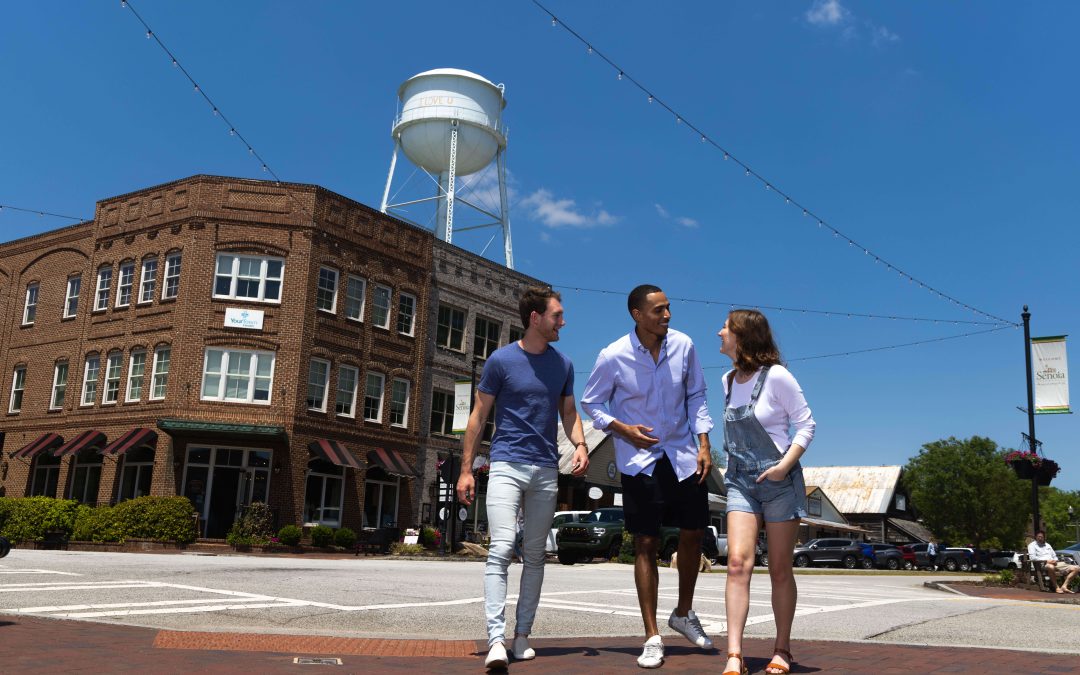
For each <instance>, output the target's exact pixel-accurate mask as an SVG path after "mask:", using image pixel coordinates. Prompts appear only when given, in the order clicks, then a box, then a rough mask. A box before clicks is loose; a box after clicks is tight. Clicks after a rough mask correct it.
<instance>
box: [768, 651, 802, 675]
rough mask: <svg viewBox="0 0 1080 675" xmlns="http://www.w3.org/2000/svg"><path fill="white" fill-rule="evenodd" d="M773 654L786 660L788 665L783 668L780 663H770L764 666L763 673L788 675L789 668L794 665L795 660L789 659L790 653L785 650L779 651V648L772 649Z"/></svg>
mask: <svg viewBox="0 0 1080 675" xmlns="http://www.w3.org/2000/svg"><path fill="white" fill-rule="evenodd" d="M773 654H779V655H780V656H783V657H784V658H785V659H786V660H787V662H788V664H787V665H786V666H785V665H783V664H782V663H777V662H776V661H770V662H769V665H767V666H765V672H766V673H770V675H787V673H790V672H791V667H792V666H794V665H795V659H793V658H792V657H791V652H789V651H788V650H786V649H780V648H779V647H777V648H776V649H773Z"/></svg>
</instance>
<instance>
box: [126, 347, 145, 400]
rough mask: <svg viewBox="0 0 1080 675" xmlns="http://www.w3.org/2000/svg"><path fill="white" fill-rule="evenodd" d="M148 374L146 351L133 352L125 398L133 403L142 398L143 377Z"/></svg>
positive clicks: (129, 363) (129, 362)
mask: <svg viewBox="0 0 1080 675" xmlns="http://www.w3.org/2000/svg"><path fill="white" fill-rule="evenodd" d="M145 375H146V352H145V351H143V350H141V349H140V350H137V351H133V352H131V359H130V360H129V361H128V386H127V394H126V395H125V396H124V400H125V401H127V402H129V403H131V402H134V401H138V400H139V399H141V398H142V388H143V377H144V376H145Z"/></svg>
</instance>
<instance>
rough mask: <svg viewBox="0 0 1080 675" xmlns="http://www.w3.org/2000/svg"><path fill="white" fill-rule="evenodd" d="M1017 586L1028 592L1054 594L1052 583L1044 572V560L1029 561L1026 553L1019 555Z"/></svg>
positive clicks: (1048, 575)
mask: <svg viewBox="0 0 1080 675" xmlns="http://www.w3.org/2000/svg"><path fill="white" fill-rule="evenodd" d="M1018 572H1019V576H1018V578H1017V586H1020V587H1021V588H1026V589H1028V590H1030V591H1045V592H1047V593H1053V592H1054V582H1053V581H1052V580H1051V579H1050V573H1049V572H1047V571H1046V564H1045V561H1044V560H1029V559H1028V556H1027V554H1026V553H1022V554H1020V569H1019V570H1018Z"/></svg>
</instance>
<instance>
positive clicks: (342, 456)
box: [307, 438, 360, 469]
mask: <svg viewBox="0 0 1080 675" xmlns="http://www.w3.org/2000/svg"><path fill="white" fill-rule="evenodd" d="M307 447H308V450H309V451H310V452H311V453H312V454H313V455H315V456H316V457H322V458H323V459H325V460H326V461H328V462H330V463H331V464H336V465H337V466H347V467H350V468H353V469H359V468H360V462H359V461H358V460H357V459H356V456H355V455H353V454H352V453H351V452H349V450H348V449H347V448H346V447H345V446H344V445H342V444H341V443H339V442H337V441H332V440H329V439H326V438H320V439H319V440H317V441H315V442H313V443H309V444H308V446H307Z"/></svg>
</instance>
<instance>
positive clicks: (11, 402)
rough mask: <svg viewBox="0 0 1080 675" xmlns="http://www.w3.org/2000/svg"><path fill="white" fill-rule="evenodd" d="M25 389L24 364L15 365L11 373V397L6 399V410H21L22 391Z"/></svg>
mask: <svg viewBox="0 0 1080 675" xmlns="http://www.w3.org/2000/svg"><path fill="white" fill-rule="evenodd" d="M24 391H26V366H16V367H15V372H14V373H12V375H11V398H10V399H8V412H9V413H17V412H20V411H21V410H22V401H23V392H24Z"/></svg>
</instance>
